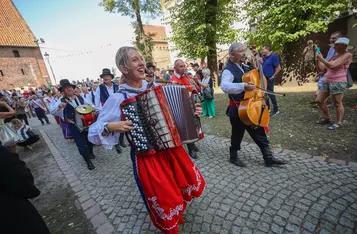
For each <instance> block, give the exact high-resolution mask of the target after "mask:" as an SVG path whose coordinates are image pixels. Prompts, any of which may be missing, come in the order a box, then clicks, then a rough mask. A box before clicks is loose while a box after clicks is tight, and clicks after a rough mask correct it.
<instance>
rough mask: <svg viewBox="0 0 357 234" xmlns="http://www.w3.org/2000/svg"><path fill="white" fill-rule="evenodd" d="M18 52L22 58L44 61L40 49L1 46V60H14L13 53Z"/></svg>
mask: <svg viewBox="0 0 357 234" xmlns="http://www.w3.org/2000/svg"><path fill="white" fill-rule="evenodd" d="M14 50H17V51H18V52H19V54H20V58H22V57H31V58H36V59H42V56H41V51H40V48H38V47H11V46H0V58H14V57H15V56H14V53H13V51H14Z"/></svg>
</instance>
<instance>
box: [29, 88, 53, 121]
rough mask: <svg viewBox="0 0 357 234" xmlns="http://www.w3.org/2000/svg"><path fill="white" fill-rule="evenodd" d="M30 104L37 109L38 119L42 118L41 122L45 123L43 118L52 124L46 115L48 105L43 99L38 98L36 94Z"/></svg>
mask: <svg viewBox="0 0 357 234" xmlns="http://www.w3.org/2000/svg"><path fill="white" fill-rule="evenodd" d="M30 106H31V107H32V108H33V109H34V110H35V113H36V115H37V118H38V120H40V122H41V124H42V125H44V124H45V123H44V122H43V119H44V120H45V121H46V123H47V124H50V121H49V120H48V118H47V116H46V107H45V104H44V103H43V101H42V100H41V99H39V98H37V96H36V95H32V97H31V101H30Z"/></svg>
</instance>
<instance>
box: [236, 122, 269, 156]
mask: <svg viewBox="0 0 357 234" xmlns="http://www.w3.org/2000/svg"><path fill="white" fill-rule="evenodd" d="M229 120H230V122H231V125H232V135H231V150H240V144H241V143H242V139H243V136H244V132H245V130H247V132H248V133H249V135H250V137H251V138H252V139H253V141H254V142H255V143H256V144H257V145H258V146H259V148H260V149H262V148H264V147H267V146H269V141H268V138H267V135H266V134H265V130H264V128H263V127H252V126H247V125H245V124H244V123H243V122H242V121H240V119H239V117H235V118H229Z"/></svg>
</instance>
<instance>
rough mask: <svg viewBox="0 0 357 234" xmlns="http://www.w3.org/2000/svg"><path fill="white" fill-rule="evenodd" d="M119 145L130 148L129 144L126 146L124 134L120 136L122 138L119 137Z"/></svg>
mask: <svg viewBox="0 0 357 234" xmlns="http://www.w3.org/2000/svg"><path fill="white" fill-rule="evenodd" d="M119 144H120V146H121V147H123V148H125V147H127V146H128V145H127V144H125V140H124V133H122V134H120V136H119Z"/></svg>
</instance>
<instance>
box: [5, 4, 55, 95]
mask: <svg viewBox="0 0 357 234" xmlns="http://www.w3.org/2000/svg"><path fill="white" fill-rule="evenodd" d="M0 9H1V10H0V89H4V88H5V89H15V88H23V87H27V86H30V87H38V86H40V85H48V84H49V83H51V81H50V78H49V75H48V72H47V69H46V66H45V63H44V60H43V57H42V54H41V51H40V47H39V46H38V44H37V42H36V38H35V36H34V35H33V33H32V31H31V29H30V27H29V26H28V25H27V23H26V21H25V20H24V18H22V16H21V14H20V12H19V11H18V10H17V8H16V6H15V5H14V3H13V2H12V1H11V0H0Z"/></svg>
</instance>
